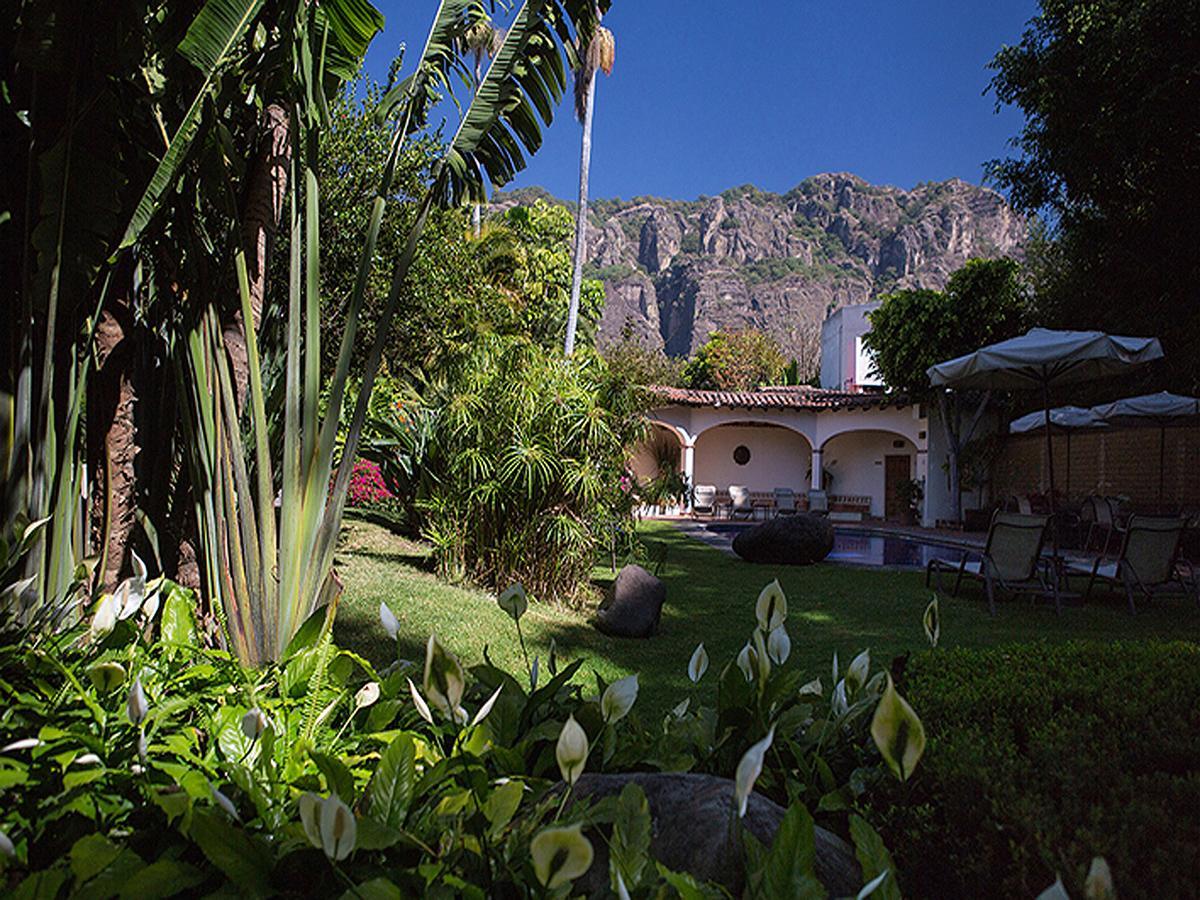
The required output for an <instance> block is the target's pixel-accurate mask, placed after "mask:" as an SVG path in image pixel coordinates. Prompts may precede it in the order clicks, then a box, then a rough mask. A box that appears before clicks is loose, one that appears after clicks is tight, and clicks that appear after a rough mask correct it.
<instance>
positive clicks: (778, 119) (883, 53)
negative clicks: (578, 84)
mask: <svg viewBox="0 0 1200 900" xmlns="http://www.w3.org/2000/svg"><path fill="white" fill-rule="evenodd" d="M376 2H377V4H378V5H379V7H380V9H381V10H382V11H383V12H384V14H385V16H386V17H387V27H386V30H385V31H384V33H383V34H382V35H381V36H379V37H378V38H376V40H375V42H374V44H373V45H372V48H371V52H370V54H369V55H368V58H367V70H368V72H369V73H370V74H371V75H372V76H373V77H376V78H379V79H383V78H384V77H386V73H387V68H388V64H389V62H390V61H391V58H392V57H393V56H394V54H395V52H396V49H397V47H398V46H399V44H400V42H401V41H405V42H407V44H408V47H409V50H410V53H411V54H412V56H413V57H415V54H416V53H417V52H419V50H420V47H421V44H422V42H423V40H424V37H425V32H426V30H427V29H428V26H429V21H430V18H431V17H432V15H433V11H434V9H435V7H436V4H435V3H434V2H431V0H419V2H413V0H408V2H399V0H376ZM1036 12H1037V6H1036V2H1035V0H987V2H980V0H966V2H964V0H892V2H888V0H742V2H733V3H729V2H726V3H712V2H703V0H700V2H691V3H687V2H682V0H613V6H612V10H611V12H610V13H609V14H608V16H607V17H606V18H605V24H606V25H607V26H608V27H609V28H611V29H612V31H613V33H614V34H615V36H616V43H617V58H616V67H615V68H614V70H613V73H612V75H611V76H609V77H608V78H605V77H603V76H601V77H600V81H599V83H598V85H597V101H596V121H595V126H594V136H593V151H592V175H591V195H592V196H593V197H622V198H626V199H628V198H630V197H634V196H638V195H642V194H650V195H655V196H661V197H674V198H679V199H692V198H695V197H697V196H699V195H700V194H716V193H719V192H721V191H723V190H725V189H726V188H730V187H734V186H736V185H740V184H745V183H753V184H755V185H757V186H759V187H760V188H764V189H766V190H772V191H780V192H782V191H786V190H787V189H788V188H790V187H792V186H793V185H795V184H797V183H798V182H800V181H802V180H803V179H804V178H806V177H808V176H809V175H814V174H816V173H818V172H829V171H848V172H853V173H855V174H856V175H860V176H862V177H863V178H866V179H867V180H868V181H872V182H875V183H880V184H894V185H897V186H899V187H904V188H910V187H912V186H913V185H914V184H916V183H917V182H921V181H940V180H944V179H946V178H951V177H958V178H962V179H964V180H966V181H970V182H975V183H980V182H981V181H982V179H983V163H984V162H985V161H986V160H988V159H992V158H995V157H999V156H1004V155H1007V154H1008V153H1009V149H1008V146H1007V142H1008V140H1009V139H1010V138H1012V137H1013V136H1014V135H1016V134H1017V132H1018V131H1019V130H1020V128H1021V125H1022V121H1023V120H1022V117H1021V115H1020V113H1019V112H1018V111H1015V110H1012V109H1007V108H1006V109H1003V110H1001V111H1000V112H999V113H997V112H996V111H995V98H994V97H993V96H992V95H991V94H987V95H985V94H984V90H985V88H986V87H987V84H988V80H989V75H990V73H989V72H988V70H987V68H986V66H987V63H988V61H989V60H990V59H991V58H992V56H993V55H994V54H995V52H996V51H997V50H998V49H999V48H1000V46H1001V45H1002V44H1005V43H1015V42H1016V41H1017V40H1018V39H1019V37H1020V35H1021V31H1022V28H1023V26H1024V23H1025V22H1026V21H1027V20H1028V19H1030V18H1031V17H1032V16H1033V15H1034V14H1035V13H1036ZM410 64H411V60H410ZM569 103H570V100H569V92H568V97H567V99H566V100H565V101H564V104H563V106H562V108H561V109H560V110H559V113H558V115H557V116H556V118H555V121H554V125H553V126H552V128H551V129H550V131H549V133H548V134H547V135H546V141H545V144H544V145H543V147H542V150H541V151H540V152H539V153H538V155H537V156H536V157H535V158H534V159H533V161H532V162H531V164H530V166H529V168H528V169H526V171H525V172H524V173H523V174H521V175H520V176H518V179H517V180H516V181H515V182H514V183H513V184H512V185H510V186H511V187H520V186H527V185H541V186H543V187H545V188H547V189H548V190H550V191H551V192H552V193H554V194H556V195H558V196H560V197H565V198H574V197H575V195H576V192H577V189H578V188H577V186H578V177H579V168H578V167H579V138H580V128H579V125H578V123H577V122H576V121H575V118H574V116H573V115H572V114H571V111H570V105H569ZM449 111H450V112H453V110H452V109H450V110H449ZM448 127H451V128H452V127H453V124H451V125H450V126H448Z"/></svg>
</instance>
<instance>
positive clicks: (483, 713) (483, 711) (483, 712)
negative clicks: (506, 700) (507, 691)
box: [463, 685, 504, 727]
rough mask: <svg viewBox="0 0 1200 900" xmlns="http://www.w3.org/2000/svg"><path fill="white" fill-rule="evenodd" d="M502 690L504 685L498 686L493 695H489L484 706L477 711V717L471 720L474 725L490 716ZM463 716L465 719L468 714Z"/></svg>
mask: <svg viewBox="0 0 1200 900" xmlns="http://www.w3.org/2000/svg"><path fill="white" fill-rule="evenodd" d="M502 690H504V685H500V687H498V688H496V690H495V691H494V692H493V693H492V696H490V697H488V698H487V701H486V702H485V703H484V704H483V706H481V707H479V712H477V713H475V718H473V719H472V720H471V726H472V727H474V726H476V725H478V724H479V723H480V722H482V721H483V720H484V719H486V718H487V717H488V713H490V712H491V711H492V707H493V706H495V705H496V699H497V698H498V697H499V696H500V692H501V691H502ZM463 718H464V719H465V718H466V716H465V715H464V716H463Z"/></svg>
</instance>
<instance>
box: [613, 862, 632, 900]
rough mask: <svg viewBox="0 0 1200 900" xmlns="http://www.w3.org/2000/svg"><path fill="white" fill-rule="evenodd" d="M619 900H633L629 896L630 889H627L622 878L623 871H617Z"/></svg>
mask: <svg viewBox="0 0 1200 900" xmlns="http://www.w3.org/2000/svg"><path fill="white" fill-rule="evenodd" d="M616 875H617V900H631V898H630V896H629V888H627V887H625V879H624V878H622V877H621V870H620V869H617V872H616Z"/></svg>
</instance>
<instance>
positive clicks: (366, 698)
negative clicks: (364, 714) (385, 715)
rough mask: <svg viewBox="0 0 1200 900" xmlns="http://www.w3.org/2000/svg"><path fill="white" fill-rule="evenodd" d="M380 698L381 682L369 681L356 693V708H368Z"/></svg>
mask: <svg viewBox="0 0 1200 900" xmlns="http://www.w3.org/2000/svg"><path fill="white" fill-rule="evenodd" d="M378 699H379V682H377V681H368V682H367V683H366V684H364V685H363V686H362V687H360V688H359V689H358V693H357V694H355V695H354V709H355V710H356V711H357V710H360V709H366V708H367V707H368V706H371V705H372V704H373V703H374V702H375V701H376V700H378Z"/></svg>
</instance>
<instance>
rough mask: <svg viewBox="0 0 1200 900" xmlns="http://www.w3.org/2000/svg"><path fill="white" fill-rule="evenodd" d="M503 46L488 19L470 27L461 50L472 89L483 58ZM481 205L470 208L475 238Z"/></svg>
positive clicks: (480, 76)
mask: <svg viewBox="0 0 1200 900" xmlns="http://www.w3.org/2000/svg"><path fill="white" fill-rule="evenodd" d="M503 44H504V29H503V28H497V27H496V26H494V25H493V24H492V23H491V22H490V21H489V20H488V19H479V20H478V21H476V22H475V23H474V24H473V25H471V26H470V27H469V28H468V29H467V30H466V33H465V34H464V35H463V39H462V50H463V52H464V53H468V54H470V55H471V57H472V59H473V61H474V64H475V65H474V69H473V70H472V74H473V75H474V78H475V81H474V85H473V87H474V89H475V90H476V91H478V90H479V85H480V84H481V83H482V82H483V61H484V58H485V57H486V58H491V57H493V56H495V55H496V54H497V53H498V52H499V51H500V47H501V46H503ZM482 208H483V204H482V203H478V202H476V203H474V204H472V206H471V230H472V232H473V233H474V235H475V237H479V233H480V230H481V229H482V227H483V215H482V212H481V210H482Z"/></svg>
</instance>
